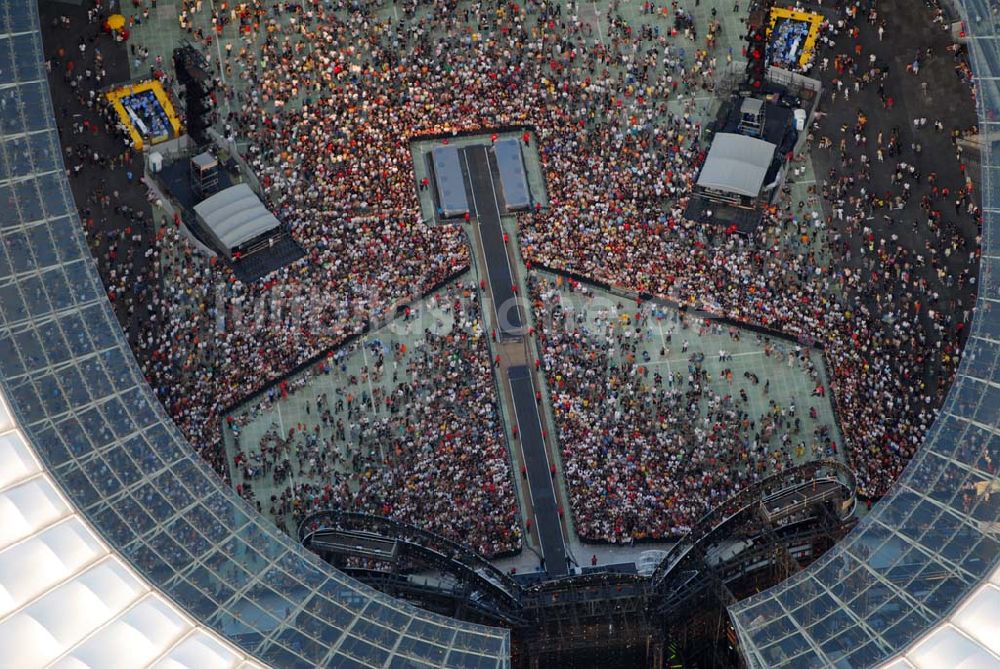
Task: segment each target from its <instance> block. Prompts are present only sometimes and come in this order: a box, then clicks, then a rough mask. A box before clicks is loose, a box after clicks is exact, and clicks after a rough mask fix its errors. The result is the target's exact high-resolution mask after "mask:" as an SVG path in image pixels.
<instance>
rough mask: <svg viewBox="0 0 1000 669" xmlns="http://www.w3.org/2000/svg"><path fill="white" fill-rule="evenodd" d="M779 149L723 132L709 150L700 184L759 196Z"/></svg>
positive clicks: (762, 141)
mask: <svg viewBox="0 0 1000 669" xmlns="http://www.w3.org/2000/svg"><path fill="white" fill-rule="evenodd" d="M776 148H777V146H776V145H775V144H772V143H770V142H765V141H764V140H762V139H756V138H754V137H747V136H745V135H737V134H734V133H728V132H720V133H719V134H717V135H716V136H715V139H714V141H713V142H712V148H710V149H709V150H708V157H707V158H706V159H705V165H704V166H703V167H702V168H701V174H700V175H698V185H699V186H701V187H703V188H714V189H716V190H722V191H727V192H730V193H739V194H740V195H747V196H749V197H757V196H758V195H759V194H760V189H761V186H763V185H764V177H765V176H766V175H767V170H768V168H769V167H770V166H771V160H772V159H773V158H774V151H775V149H776Z"/></svg>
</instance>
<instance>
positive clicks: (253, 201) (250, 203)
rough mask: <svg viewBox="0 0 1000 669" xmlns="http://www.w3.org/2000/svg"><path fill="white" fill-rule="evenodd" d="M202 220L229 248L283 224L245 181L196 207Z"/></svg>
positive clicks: (195, 209) (221, 242)
mask: <svg viewBox="0 0 1000 669" xmlns="http://www.w3.org/2000/svg"><path fill="white" fill-rule="evenodd" d="M194 212H195V213H196V214H198V217H199V218H200V219H201V221H202V223H204V224H205V226H206V227H208V229H209V230H210V231H211V232H212V234H213V235H215V238H216V239H218V240H219V243H220V244H222V245H223V246H224V247H225V248H227V249H235V248H236V247H238V246H239V245H240V244H243V243H245V242H248V241H250V240H251V239H253V238H255V237H259V236H260V235H262V234H264V233H265V232H267V231H268V230H273V229H274V228H276V227H278V226H279V225H281V224H280V223H279V222H278V219H277V218H275V216H274V214H272V213H271V212H270V211H268V210H267V207H265V206H264V203H263V202H261V201H260V198H258V197H257V194H256V193H254V192H253V191H252V190H251V189H250V186H248V185H246V184H245V183H242V184H236V185H235V186H230V187H229V188H227V189H225V190H223V191H219V192H218V193H216V194H215V195H213V196H211V197H209V198H207V199H205V200H202V201H201V202H199V203H198V204H196V205H195V206H194Z"/></svg>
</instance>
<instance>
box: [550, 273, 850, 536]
mask: <svg viewBox="0 0 1000 669" xmlns="http://www.w3.org/2000/svg"><path fill="white" fill-rule="evenodd" d="M530 290H531V299H532V303H533V305H534V310H535V320H536V323H537V324H538V325H537V332H538V338H539V347H540V351H541V356H542V357H541V364H542V367H543V369H544V373H545V381H546V385H547V386H548V388H549V392H550V395H551V398H552V411H553V417H554V419H555V421H556V424H557V426H558V428H559V442H560V446H561V454H562V458H563V466H564V472H565V474H566V483H567V486H568V489H569V493H570V494H569V498H570V503H571V505H572V508H573V520H574V523H575V526H576V531H577V532H578V533H579V534H580V536H581V537H583V538H585V539H588V540H591V541H610V542H614V543H623V542H629V541H633V540H642V539H665V538H671V537H676V536H678V535H680V534H684V533H686V532H687V531H688V530H689V529H690V528H691V527H692V526H693V525H694V523H695V522H697V521H698V519H699V518H701V517H702V516H703V515H704V514H706V513H707V512H708V511H709V510H711V509H712V508H713V507H715V506H717V505H719V504H721V503H723V502H724V501H725V500H726V499H728V498H729V497H731V496H732V495H733V494H735V493H736V492H737V491H739V490H740V489H741V488H744V487H746V486H747V485H751V484H753V483H755V482H758V481H760V480H761V479H764V478H766V477H767V476H769V475H771V474H774V473H776V472H780V471H782V470H784V469H786V468H788V467H791V466H793V465H794V464H795V462H801V461H802V459H803V458H804V457H808V458H810V459H820V458H835V457H837V453H838V445H837V443H836V441H835V440H834V438H833V437H834V433H833V432H832V427H831V425H829V424H826V423H823V422H822V421H820V420H819V415H818V412H817V410H816V404H813V405H811V406H808V407H806V406H802V399H801V398H797V397H781V396H779V395H778V393H777V392H772V391H771V390H770V384H771V380H770V379H769V378H761V377H760V375H758V374H757V373H755V372H751V371H745V372H744V373H743V374H741V375H737V374H736V373H735V372H734V370H733V369H732V368H731V367H725V366H723V367H721V369H720V370H718V371H717V372H716V373H711V372H710V371H709V370H708V369H707V368H706V366H705V358H706V354H705V353H704V352H700V351H689V350H688V349H689V345H690V342H691V341H692V340H697V339H699V338H702V337H705V336H707V335H709V334H712V335H715V336H719V335H721V336H725V335H726V334H728V336H729V338H730V340H731V341H734V342H736V341H738V340H739V338H740V337H741V336H753V337H755V338H756V339H757V343H758V344H759V345H760V348H761V355H763V356H766V357H768V358H773V359H774V360H775V362H778V361H781V363H784V362H786V361H787V364H788V366H789V367H793V366H798V367H800V368H801V370H802V373H803V374H804V375H806V376H808V377H809V379H810V381H811V383H812V386H813V387H814V391H813V397H815V398H817V399H816V400H815V402H821V401H826V400H825V398H826V388H825V386H824V383H823V381H822V378H821V377H820V373H819V370H818V369H817V367H816V364H817V362H816V361H815V360H814V359H813V357H812V356H813V354H814V352H813V351H812V350H811V349H810V348H808V347H803V346H799V345H793V344H788V343H787V342H780V341H778V342H775V341H771V340H770V339H765V338H764V337H762V336H761V335H750V334H749V333H748V332H746V331H740V330H739V329H737V328H733V327H730V326H723V325H721V324H719V323H717V322H713V321H711V320H703V319H702V318H701V317H698V316H690V315H687V314H685V313H683V312H678V311H673V310H670V311H668V312H663V311H660V310H658V309H654V308H652V306H651V304H649V303H647V304H646V305H643V306H641V307H639V308H636V307H635V305H634V304H629V303H626V304H622V303H620V302H619V303H618V304H617V305H611V304H607V303H606V302H605V303H602V302H595V301H594V299H593V298H594V293H593V292H592V290H590V289H589V288H588V287H587V286H586V285H581V284H579V283H578V282H576V281H573V280H569V281H566V282H564V281H563V280H562V279H561V278H556V279H553V280H547V279H546V278H544V275H538V276H535V275H533V276H532V280H531V284H530ZM654 324H655V325H654ZM660 331H663V332H664V333H665V334H664V336H663V338H662V341H661V342H660V343H661V344H662V346H661V347H660V349H659V352H658V353H656V351H655V349H656V346H655V345H653V346H652V349H653V353H650V348H651V345H650V344H649V342H650V341H654V342H655V341H656V340H658V339H660V338H659V337H657V336H656V335H657V333H658V332H660ZM684 357H686V358H687V360H686V367H685V365H684V363H678V362H676V359H677V358H684ZM670 358H674V359H675V362H674V364H673V366H671V365H669V364H667V366H663V364H664V361H665V360H668V361H669V359H670ZM717 360H718V362H719V363H722V364H723V365H724V364H725V363H727V362H731V361H732V360H733V357H732V355H731V354H730V353H727V351H726V350H724V349H723V350H720V351H719V352H718V356H717ZM748 391H749V392H748ZM751 396H753V397H754V398H757V397H759V396H763V397H767V398H768V404H767V408H766V410H765V411H764V412H763V413H760V412H759V411H758V412H754V411H753V409H752V408H751ZM796 402H799V405H798V406H797V405H796Z"/></svg>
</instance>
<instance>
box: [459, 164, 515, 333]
mask: <svg viewBox="0 0 1000 669" xmlns="http://www.w3.org/2000/svg"><path fill="white" fill-rule="evenodd" d="M462 153H463V159H464V160H465V163H466V169H467V170H468V172H469V180H470V181H471V185H472V207H473V211H474V214H475V216H476V218H477V219H478V223H479V231H480V234H481V236H482V239H483V252H484V254H485V256H486V273H487V276H488V277H489V281H490V286H491V288H492V290H493V308H494V310H495V311H496V316H497V323H498V324H499V330H500V336H501V337H504V336H506V337H520V336H522V335H523V334H524V325H523V324H524V321H523V320H522V319H521V307H520V305H519V304H518V299H517V295H516V294H515V293H514V276H513V273H512V272H511V269H510V258H509V257H508V256H507V245H506V244H505V243H504V241H503V228H502V227H501V226H500V203H499V199H498V198H497V192H496V179H495V178H494V176H493V172H492V169H493V168H492V166H491V165H490V157H489V153H488V152H487V149H486V147H485V146H482V145H478V146H470V147H468V148H466V149H464V150H463V151H462Z"/></svg>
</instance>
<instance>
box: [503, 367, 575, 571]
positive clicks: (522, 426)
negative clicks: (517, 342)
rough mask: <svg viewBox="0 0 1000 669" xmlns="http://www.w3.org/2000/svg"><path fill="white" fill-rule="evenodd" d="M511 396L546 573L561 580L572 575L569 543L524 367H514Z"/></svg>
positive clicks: (533, 393) (533, 397)
mask: <svg viewBox="0 0 1000 669" xmlns="http://www.w3.org/2000/svg"><path fill="white" fill-rule="evenodd" d="M508 376H509V378H510V394H511V397H513V398H514V410H515V413H516V414H517V416H516V418H517V427H518V431H519V432H520V434H521V451H522V453H523V455H524V465H525V468H526V469H527V473H528V488H529V490H530V491H531V504H532V506H533V507H534V509H535V528H536V529H537V531H538V539H539V541H540V542H541V545H542V556H543V557H544V558H545V569H546V570H547V571H548V573H549V576H552V577H553V578H557V577H559V576H565V575H566V574H567V573H569V569H568V565H567V560H566V543H565V541H564V540H563V533H562V526H561V523H560V522H559V510H558V507H557V506H556V495H555V489H554V488H553V481H552V476H551V474H550V471H551V470H550V464H549V457H548V455H547V454H546V452H545V443H544V442H543V440H542V421H541V418H540V417H539V415H538V404H537V403H536V402H535V386H534V385H533V384H532V382H531V373H530V372H529V371H528V368H527V367H525V366H524V365H521V366H518V367H511V368H510V370H508Z"/></svg>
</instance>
